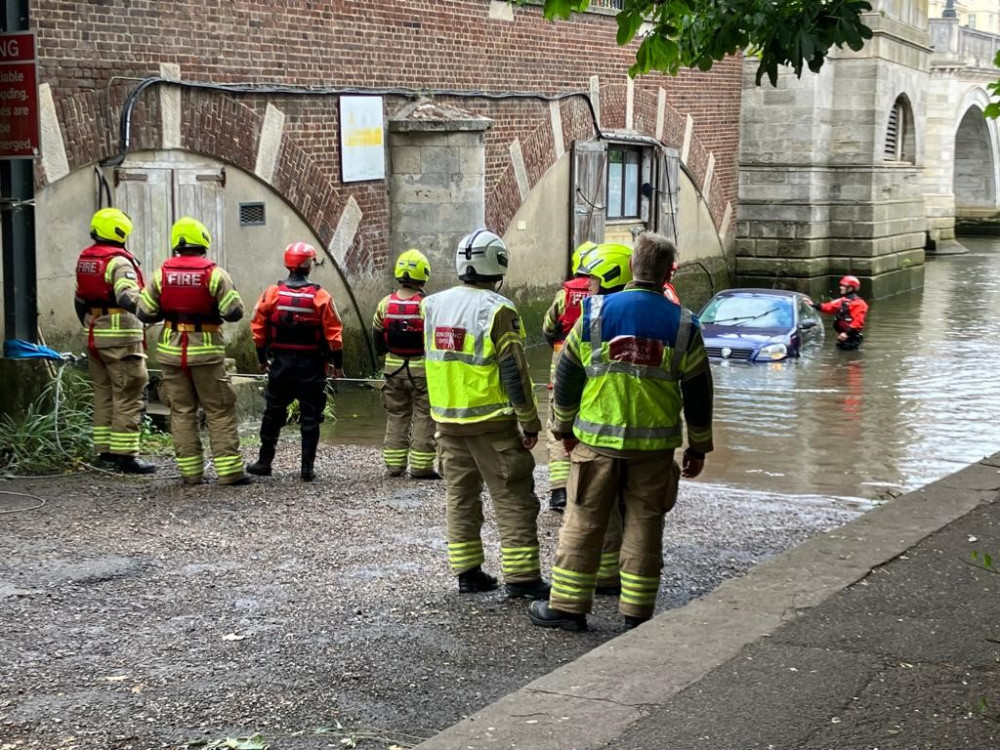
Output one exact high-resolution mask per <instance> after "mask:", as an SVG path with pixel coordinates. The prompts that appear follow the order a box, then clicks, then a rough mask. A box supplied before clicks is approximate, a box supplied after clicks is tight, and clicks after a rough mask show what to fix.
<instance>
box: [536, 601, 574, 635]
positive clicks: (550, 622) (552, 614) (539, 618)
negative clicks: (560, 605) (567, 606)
mask: <svg viewBox="0 0 1000 750" xmlns="http://www.w3.org/2000/svg"><path fill="white" fill-rule="evenodd" d="M528 618H529V619H530V620H531V624H532V625H537V626H538V627H540V628H562V629H563V630H570V631H572V632H574V633H576V632H579V631H581V630H586V629H587V615H580V614H577V613H576V612H563V611H562V610H561V609H552V607H550V606H549V603H548V602H546V601H537V602H532V603H531V604H529V605H528Z"/></svg>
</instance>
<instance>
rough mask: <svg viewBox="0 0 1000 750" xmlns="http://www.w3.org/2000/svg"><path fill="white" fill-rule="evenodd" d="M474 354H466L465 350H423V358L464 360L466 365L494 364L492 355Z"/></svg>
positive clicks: (443, 360)
mask: <svg viewBox="0 0 1000 750" xmlns="http://www.w3.org/2000/svg"><path fill="white" fill-rule="evenodd" d="M481 354H482V353H481V351H480V354H479V356H477V355H476V354H466V353H465V352H456V351H451V350H450V349H428V350H427V351H425V352H424V359H432V360H434V361H435V362H465V363H466V364H467V365H490V364H496V360H495V359H494V358H493V357H483V356H481Z"/></svg>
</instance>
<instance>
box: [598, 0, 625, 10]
mask: <svg viewBox="0 0 1000 750" xmlns="http://www.w3.org/2000/svg"><path fill="white" fill-rule="evenodd" d="M590 7H591V8H606V9H607V10H621V9H622V8H624V7H625V0H590Z"/></svg>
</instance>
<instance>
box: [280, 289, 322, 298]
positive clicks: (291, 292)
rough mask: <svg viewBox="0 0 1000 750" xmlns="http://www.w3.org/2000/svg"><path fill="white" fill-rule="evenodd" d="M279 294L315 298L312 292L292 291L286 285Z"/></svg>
mask: <svg viewBox="0 0 1000 750" xmlns="http://www.w3.org/2000/svg"><path fill="white" fill-rule="evenodd" d="M279 294H284V295H286V296H288V297H298V298H300V299H315V297H316V295H315V294H313V293H312V292H293V291H291V290H290V289H288V288H287V287H286V288H284V289H282V290H281V291H280V292H279Z"/></svg>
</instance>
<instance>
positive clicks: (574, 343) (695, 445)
mask: <svg viewBox="0 0 1000 750" xmlns="http://www.w3.org/2000/svg"><path fill="white" fill-rule="evenodd" d="M711 410H712V381H711V371H710V370H709V366H708V357H707V354H706V352H705V346H704V343H703V341H702V338H701V332H700V327H699V323H698V320H697V318H695V317H694V316H693V315H692V314H691V312H690V311H689V310H687V309H685V308H682V307H680V306H679V305H676V304H674V303H672V302H670V301H669V300H667V299H666V298H665V297H664V296H663V292H662V290H661V289H659V288H658V287H654V286H652V285H646V284H642V283H633V284H630V285H629V286H627V287H626V289H625V291H623V292H619V293H618V294H611V295H607V296H596V297H590V298H588V299H587V300H585V301H584V303H583V315H582V316H581V318H580V320H579V321H578V322H577V324H576V326H574V328H573V330H572V331H571V332H570V335H569V337H568V338H567V340H566V346H565V347H564V349H563V352H562V356H561V357H560V359H559V365H558V368H557V371H556V379H555V392H554V404H553V413H554V424H553V432H555V433H557V434H560V435H566V434H569V433H570V431H572V433H573V434H574V435H575V436H576V437H577V438H578V439H579V440H581V441H582V442H584V443H587V444H588V445H590V446H592V447H594V448H595V449H598V450H602V451H607V452H609V453H611V454H613V455H618V454H630V453H633V452H635V451H667V450H672V449H674V448H677V447H679V446H680V445H681V443H682V442H683V434H682V419H681V413H682V411H683V413H684V416H685V418H686V421H687V434H688V444H689V447H690V448H691V449H692V450H695V451H697V452H699V453H707V452H709V451H711V450H712V421H711V419H712V417H711Z"/></svg>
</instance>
